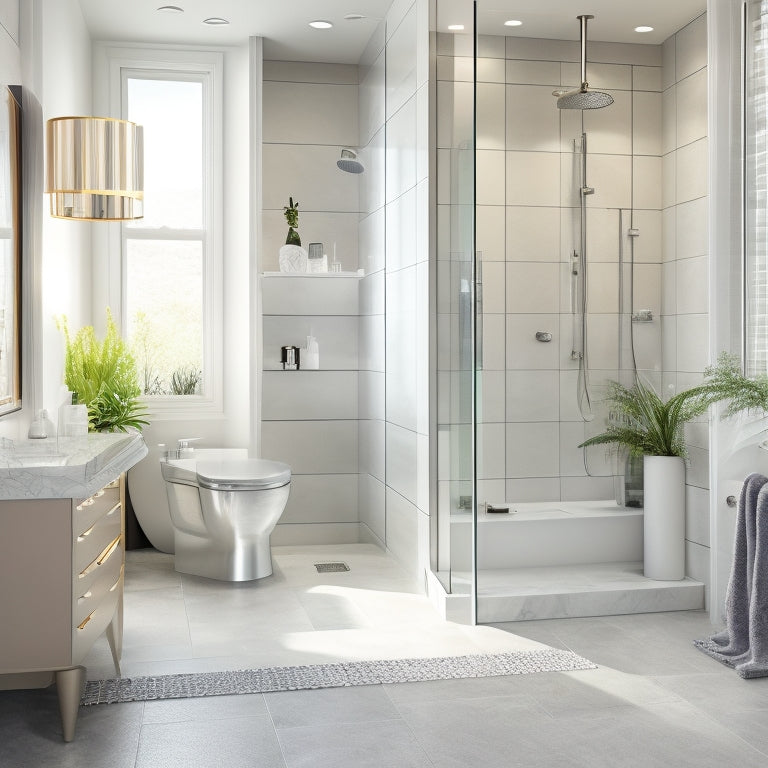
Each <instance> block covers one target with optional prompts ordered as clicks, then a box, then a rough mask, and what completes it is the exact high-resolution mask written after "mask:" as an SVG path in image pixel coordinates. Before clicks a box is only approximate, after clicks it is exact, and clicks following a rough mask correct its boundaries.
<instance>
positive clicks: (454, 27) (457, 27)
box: [448, 24, 464, 32]
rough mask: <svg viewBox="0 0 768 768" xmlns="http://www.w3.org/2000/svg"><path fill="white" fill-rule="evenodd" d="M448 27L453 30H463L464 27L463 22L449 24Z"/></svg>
mask: <svg viewBox="0 0 768 768" xmlns="http://www.w3.org/2000/svg"><path fill="white" fill-rule="evenodd" d="M448 29H450V30H451V32H461V31H462V30H463V29H464V25H463V24H449V25H448Z"/></svg>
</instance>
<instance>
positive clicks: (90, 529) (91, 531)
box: [77, 523, 96, 541]
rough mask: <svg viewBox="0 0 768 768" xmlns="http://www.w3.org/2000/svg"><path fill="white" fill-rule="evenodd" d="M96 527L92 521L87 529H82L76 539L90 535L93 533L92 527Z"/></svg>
mask: <svg viewBox="0 0 768 768" xmlns="http://www.w3.org/2000/svg"><path fill="white" fill-rule="evenodd" d="M95 527H96V523H94V524H93V525H92V526H91V527H90V528H89V529H88V530H87V531H83V532H82V533H81V534H80V535H79V536H78V537H77V540H78V541H85V537H86V536H90V535H91V533H93V529H94V528H95Z"/></svg>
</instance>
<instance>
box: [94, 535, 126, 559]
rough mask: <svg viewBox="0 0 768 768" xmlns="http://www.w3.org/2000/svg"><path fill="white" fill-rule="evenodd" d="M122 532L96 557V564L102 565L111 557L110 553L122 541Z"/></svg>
mask: <svg viewBox="0 0 768 768" xmlns="http://www.w3.org/2000/svg"><path fill="white" fill-rule="evenodd" d="M121 536H122V534H121V535H120V536H118V537H117V538H116V539H115V540H114V541H113V542H112V543H111V544H110V545H109V546H108V547H107V548H106V549H105V550H104V551H103V552H102V553H101V555H100V556H99V557H98V558H96V565H101V564H102V563H104V562H105V561H106V560H108V559H109V557H110V555H111V554H112V553H113V552H114V551H115V550H116V549H117V545H118V544H119V543H120V538H121Z"/></svg>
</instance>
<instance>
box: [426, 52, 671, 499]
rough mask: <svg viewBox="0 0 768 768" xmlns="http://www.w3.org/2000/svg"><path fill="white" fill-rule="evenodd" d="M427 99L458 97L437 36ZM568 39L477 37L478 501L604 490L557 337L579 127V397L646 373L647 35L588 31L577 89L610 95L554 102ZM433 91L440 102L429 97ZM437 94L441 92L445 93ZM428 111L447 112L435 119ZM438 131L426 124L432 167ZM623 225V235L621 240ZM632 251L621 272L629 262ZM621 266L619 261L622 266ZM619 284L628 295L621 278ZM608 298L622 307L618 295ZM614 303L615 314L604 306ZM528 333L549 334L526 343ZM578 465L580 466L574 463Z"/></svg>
mask: <svg viewBox="0 0 768 768" xmlns="http://www.w3.org/2000/svg"><path fill="white" fill-rule="evenodd" d="M439 52H440V53H441V54H442V55H441V56H439V57H438V79H439V80H443V82H440V83H439V84H438V88H439V89H440V90H439V91H438V104H440V103H443V104H445V103H446V102H448V103H449V104H450V103H453V105H454V106H453V112H454V114H455V113H457V112H459V110H458V109H456V107H455V102H457V101H461V100H463V99H466V98H470V96H471V83H470V82H461V81H462V80H464V81H469V80H470V79H471V74H472V70H471V60H469V59H467V58H466V57H464V56H461V55H456V54H457V53H463V52H457V51H456V50H455V49H454V50H451V47H450V41H449V40H446V41H444V43H443V45H442V46H441V47H440V48H439ZM578 60H579V47H578V43H575V42H570V41H557V40H532V39H524V38H512V37H508V38H506V39H505V38H501V37H498V38H494V37H488V38H481V39H480V60H479V62H478V81H479V82H478V90H477V123H478V131H477V139H476V141H477V175H478V182H477V206H478V208H477V211H478V213H477V249H478V251H480V252H481V254H482V256H481V264H482V302H483V306H482V309H483V315H482V323H483V329H482V336H483V339H482V346H483V358H482V374H481V376H480V378H479V381H478V387H479V389H480V392H481V399H480V402H481V407H480V414H479V421H480V422H481V423H480V426H479V430H478V441H479V446H478V448H479V468H480V469H479V478H480V481H481V482H480V486H479V489H478V496H479V500H480V501H483V500H485V499H487V500H489V501H492V502H493V501H496V500H502V499H506V500H512V501H553V500H581V499H604V498H611V497H613V495H614V481H613V477H612V475H613V472H614V467H613V465H612V463H611V461H609V460H607V459H606V457H605V452H604V450H603V449H599V448H598V449H593V450H592V451H590V453H589V455H588V459H587V467H585V461H584V456H583V451H582V450H581V449H579V448H578V447H577V446H578V444H579V443H580V442H581V441H583V440H584V438H585V437H586V436H588V435H590V434H593V433H594V432H596V431H598V430H600V429H601V428H602V424H603V421H602V419H603V414H602V412H601V410H600V408H599V406H597V405H595V406H594V407H593V410H594V413H595V419H594V420H593V421H591V422H585V421H584V420H583V419H582V416H581V413H580V410H579V406H578V400H577V382H578V377H579V370H578V369H579V365H578V361H575V360H573V359H572V358H571V351H572V349H573V346H574V344H573V324H574V319H573V315H572V275H571V267H572V264H571V262H572V253H573V251H574V249H578V248H579V241H578V227H577V222H578V218H579V209H578V203H579V196H578V192H577V186H578V184H579V178H578V171H579V166H580V162H581V155H580V153H578V152H574V139H577V138H579V137H580V135H581V132H582V128H583V130H584V131H585V132H586V134H587V141H588V154H587V158H588V159H587V179H586V182H587V185H588V186H590V187H593V188H594V190H595V191H594V194H593V195H589V196H588V197H587V208H588V213H587V231H588V241H587V254H588V262H589V270H588V273H589V277H588V285H589V288H588V294H587V296H588V305H589V306H588V317H589V319H588V339H589V342H588V356H589V368H590V393H591V396H592V399H593V401H595V402H596V401H598V400H599V398H600V395H601V390H602V385H603V383H604V382H605V380H606V379H615V378H620V377H622V372H626V371H628V370H629V369H630V368H631V359H632V354H631V351H632V350H631V345H630V321H629V316H630V310H631V308H632V306H633V305H634V311H635V312H637V311H639V310H640V309H647V310H650V312H651V315H652V317H653V320H652V321H651V322H646V323H634V332H635V337H634V356H635V359H636V360H637V366H638V368H639V369H640V370H642V371H643V373H644V375H646V376H647V377H648V378H650V379H651V381H653V383H654V384H655V385H656V386H660V384H661V362H662V361H661V322H660V315H661V240H662V213H661V208H662V159H661V134H662V103H661V102H662V95H661V74H662V70H661V64H662V55H661V47H660V46H648V45H620V44H605V43H602V44H601V43H593V44H592V45H591V46H590V65H589V68H588V76H589V81H590V85H591V86H592V87H594V88H597V89H601V88H602V89H605V90H608V91H610V92H611V94H612V95H613V96H614V99H615V103H614V104H613V105H612V106H611V107H609V108H607V109H601V110H587V111H584V113H583V121H584V122H583V126H582V113H581V112H580V111H568V110H558V109H557V106H556V100H555V98H554V97H553V96H552V91H553V90H554V89H557V88H568V87H573V86H574V85H576V84H577V83H578V79H579V64H578ZM441 91H442V94H443V99H441V98H440V94H441ZM450 94H452V97H453V99H452V100H451V99H450V98H445V97H446V96H449V95H450ZM440 122H441V123H442V122H447V121H444V120H440ZM452 139H453V137H452V136H445V135H443V136H438V142H439V147H440V150H439V152H440V156H441V159H442V162H443V165H441V166H439V167H440V168H441V169H442V168H443V167H444V163H445V162H446V161H447V160H448V157H449V154H450V153H449V149H448V148H449V147H450V146H451V141H452ZM630 228H634V229H635V230H637V231H638V232H639V236H638V237H634V238H630V237H629V236H628V231H629V229H630ZM633 259H634V263H635V269H634V274H633V278H634V279H633V281H631V280H630V278H631V276H632V275H631V271H630V264H631V262H632V260H633ZM622 265H623V268H622ZM631 289H633V291H634V296H633V301H632V300H631V299H632V296H631V295H630V290H631ZM621 302H623V305H622V304H621ZM622 308H623V313H624V314H623V315H620V314H619V311H620V309H622ZM537 331H543V332H546V333H550V334H552V341H551V342H549V343H542V342H540V341H537V340H536V338H535V335H536V332H537ZM587 470H588V471H587Z"/></svg>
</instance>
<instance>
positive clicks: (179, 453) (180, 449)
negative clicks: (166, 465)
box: [167, 437, 202, 459]
mask: <svg viewBox="0 0 768 768" xmlns="http://www.w3.org/2000/svg"><path fill="white" fill-rule="evenodd" d="M201 439H202V438H199V437H180V438H179V439H178V441H177V442H176V448H175V450H170V451H168V454H167V456H168V458H169V459H182V458H184V456H188V455H189V454H190V453H192V452H193V451H194V450H195V449H194V447H192V446H191V445H190V443H195V442H197V441H198V440H201Z"/></svg>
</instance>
